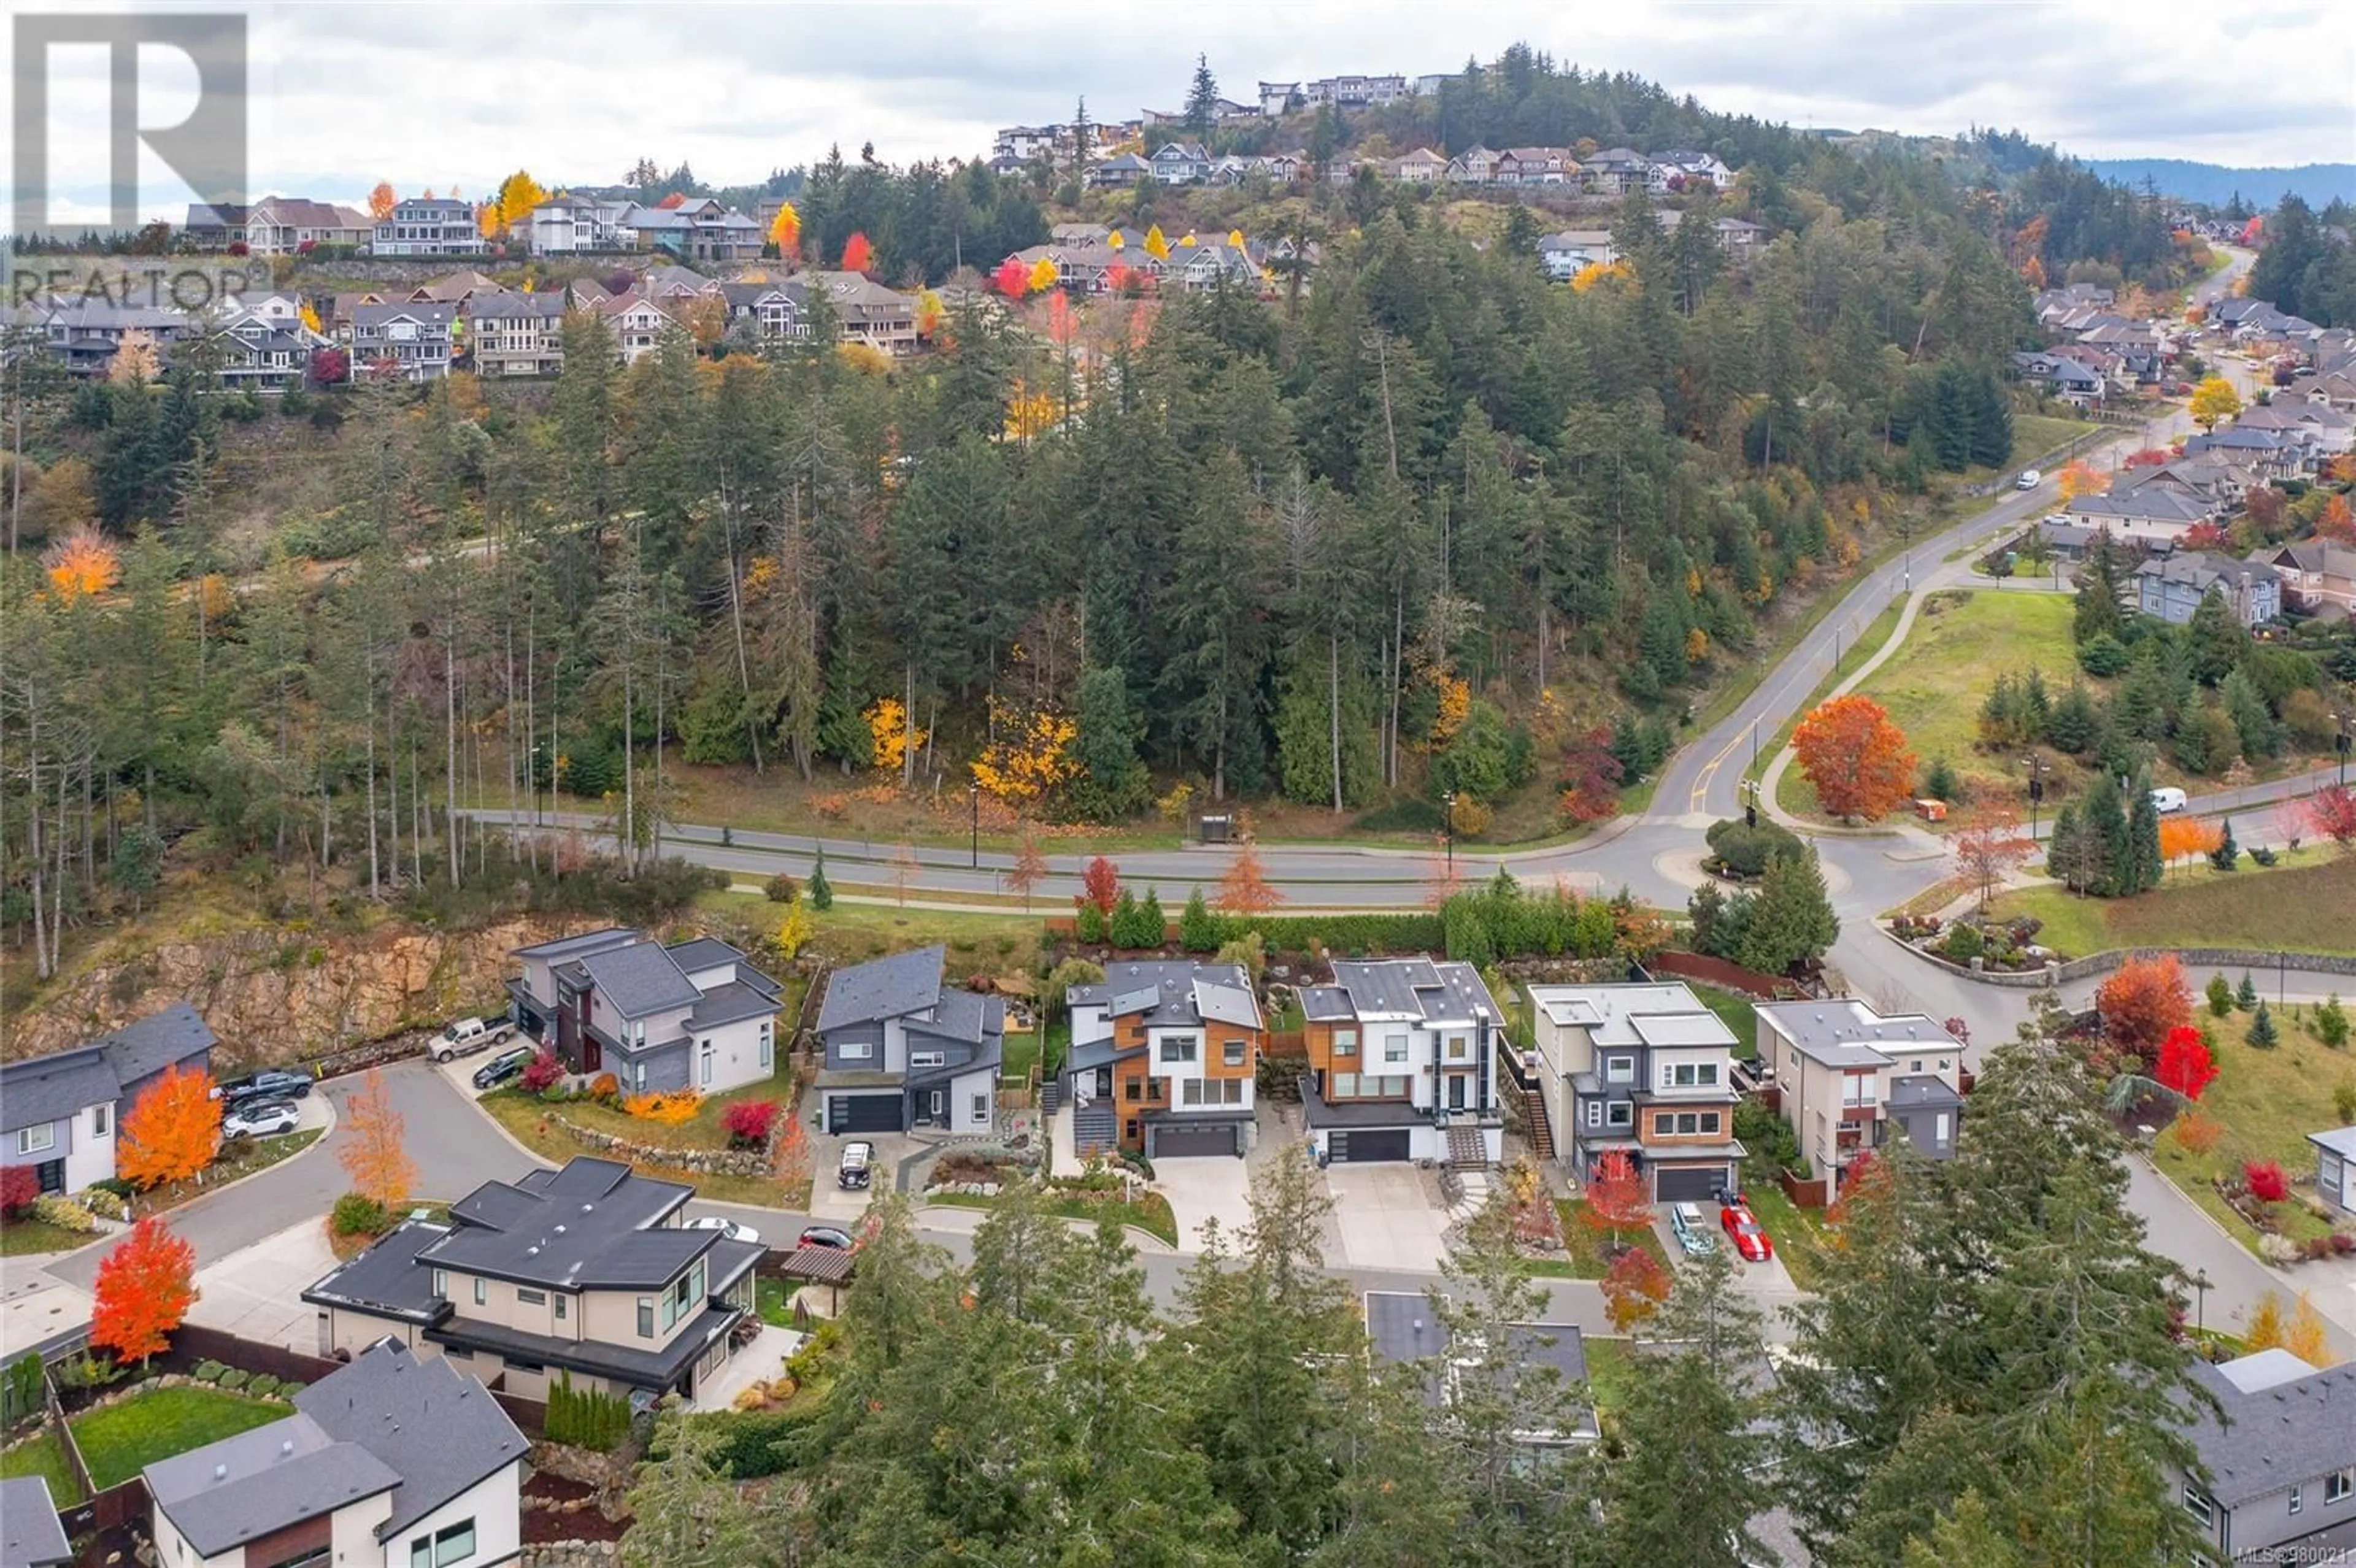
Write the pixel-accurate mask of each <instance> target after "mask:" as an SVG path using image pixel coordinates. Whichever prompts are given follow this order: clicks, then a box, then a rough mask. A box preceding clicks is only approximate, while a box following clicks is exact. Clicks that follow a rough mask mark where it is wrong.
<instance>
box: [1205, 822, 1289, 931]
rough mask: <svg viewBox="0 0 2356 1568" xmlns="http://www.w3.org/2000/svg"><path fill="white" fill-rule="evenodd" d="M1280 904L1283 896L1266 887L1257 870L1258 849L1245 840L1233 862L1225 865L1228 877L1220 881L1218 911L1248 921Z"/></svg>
mask: <svg viewBox="0 0 2356 1568" xmlns="http://www.w3.org/2000/svg"><path fill="white" fill-rule="evenodd" d="M1283 901H1284V895H1283V894H1282V893H1280V892H1279V891H1277V890H1276V889H1275V888H1274V887H1273V886H1271V885H1270V884H1269V880H1268V873H1267V872H1266V870H1265V869H1262V867H1261V866H1260V863H1259V846H1258V845H1257V844H1254V843H1253V842H1252V841H1251V840H1250V839H1248V838H1247V839H1245V840H1244V841H1243V842H1242V843H1241V844H1239V845H1237V847H1236V858H1235V859H1232V860H1230V861H1228V862H1227V874H1226V876H1224V877H1221V878H1220V879H1219V908H1220V910H1221V911H1222V912H1225V913H1227V914H1239V915H1244V916H1247V917H1248V916H1251V915H1256V914H1267V913H1269V912H1270V911H1272V910H1274V909H1275V908H1276V907H1277V906H1278V905H1279V904H1280V903H1282V902H1283Z"/></svg>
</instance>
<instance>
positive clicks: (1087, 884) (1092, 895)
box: [1080, 855, 1120, 915]
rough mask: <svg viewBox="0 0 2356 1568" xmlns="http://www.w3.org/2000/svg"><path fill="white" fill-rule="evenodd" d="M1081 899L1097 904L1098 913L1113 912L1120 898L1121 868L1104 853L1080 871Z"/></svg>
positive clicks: (1083, 901)
mask: <svg viewBox="0 0 2356 1568" xmlns="http://www.w3.org/2000/svg"><path fill="white" fill-rule="evenodd" d="M1080 889H1081V891H1080V901H1081V902H1082V903H1087V904H1094V905H1096V906H1097V912H1098V914H1106V915H1108V914H1110V913H1112V906H1113V905H1114V904H1115V903H1116V902H1118V901H1119V898H1120V868H1119V866H1116V865H1114V864H1113V863H1112V862H1111V861H1110V860H1108V859H1105V858H1104V857H1103V856H1102V855H1099V856H1098V857H1097V858H1096V859H1093V860H1090V861H1089V862H1088V868H1087V870H1085V871H1082V872H1081V873H1080Z"/></svg>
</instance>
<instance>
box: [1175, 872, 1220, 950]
mask: <svg viewBox="0 0 2356 1568" xmlns="http://www.w3.org/2000/svg"><path fill="white" fill-rule="evenodd" d="M1178 945H1179V946H1180V947H1182V948H1183V949H1185V950H1186V951H1187V952H1189V953H1215V952H1216V951H1217V950H1218V946H1219V923H1218V922H1217V921H1215V920H1214V919H1212V918H1211V910H1210V906H1209V905H1208V904H1206V903H1205V902H1204V901H1203V890H1202V889H1201V888H1199V887H1197V888H1194V889H1193V890H1191V891H1189V892H1188V893H1187V894H1186V909H1185V912H1183V914H1181V915H1179V917H1178Z"/></svg>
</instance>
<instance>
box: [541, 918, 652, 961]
mask: <svg viewBox="0 0 2356 1568" xmlns="http://www.w3.org/2000/svg"><path fill="white" fill-rule="evenodd" d="M637 940H639V933H637V932H635V931H632V930H631V929H630V928H629V927H628V926H626V925H609V926H605V927H604V928H603V929H601V930H597V931H584V932H582V933H578V934H577V935H573V936H560V937H558V938H557V939H556V940H555V941H553V942H541V943H535V944H532V945H531V946H530V947H519V948H517V949H516V950H515V952H514V953H513V954H512V955H510V956H513V957H517V958H545V959H547V960H548V961H549V962H550V963H552V964H553V963H557V962H560V961H561V960H563V959H566V958H578V957H580V956H581V955H583V954H584V953H594V952H597V951H598V950H599V949H601V948H606V947H619V946H621V945H623V944H626V943H631V942H636V941H637Z"/></svg>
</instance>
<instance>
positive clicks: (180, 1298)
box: [90, 1214, 197, 1361]
mask: <svg viewBox="0 0 2356 1568" xmlns="http://www.w3.org/2000/svg"><path fill="white" fill-rule="evenodd" d="M196 1275H197V1250H196V1248H194V1247H192V1246H190V1245H189V1244H188V1243H187V1239H186V1238H184V1237H180V1236H176V1235H174V1234H172V1232H171V1231H170V1230H169V1229H167V1228H166V1225H165V1223H164V1221H161V1220H158V1219H156V1218H155V1216H154V1215H153V1214H150V1215H148V1216H147V1217H146V1218H145V1219H143V1220H141V1221H139V1222H138V1223H137V1224H136V1225H134V1226H133V1227H132V1228H131V1233H130V1234H129V1235H127V1236H125V1237H123V1240H122V1241H120V1242H118V1243H115V1245H114V1250H113V1251H112V1252H110V1253H107V1254H106V1256H105V1258H104V1259H103V1260H102V1261H101V1262H100V1264H99V1265H98V1280H97V1282H96V1284H94V1285H92V1286H91V1297H92V1300H91V1312H90V1342H91V1344H93V1345H96V1346H98V1347H100V1348H101V1349H108V1350H112V1351H113V1352H114V1359H115V1360H118V1361H130V1360H138V1361H145V1360H147V1358H148V1357H150V1356H152V1355H154V1354H155V1352H156V1351H158V1350H162V1349H168V1348H169V1347H170V1344H171V1340H170V1339H169V1338H168V1336H169V1335H170V1334H171V1332H172V1330H173V1329H175V1328H178V1327H179V1326H180V1322H181V1320H182V1319H183V1318H185V1317H187V1315H188V1308H189V1307H193V1306H194V1305H196V1300H197V1286H196Z"/></svg>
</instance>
